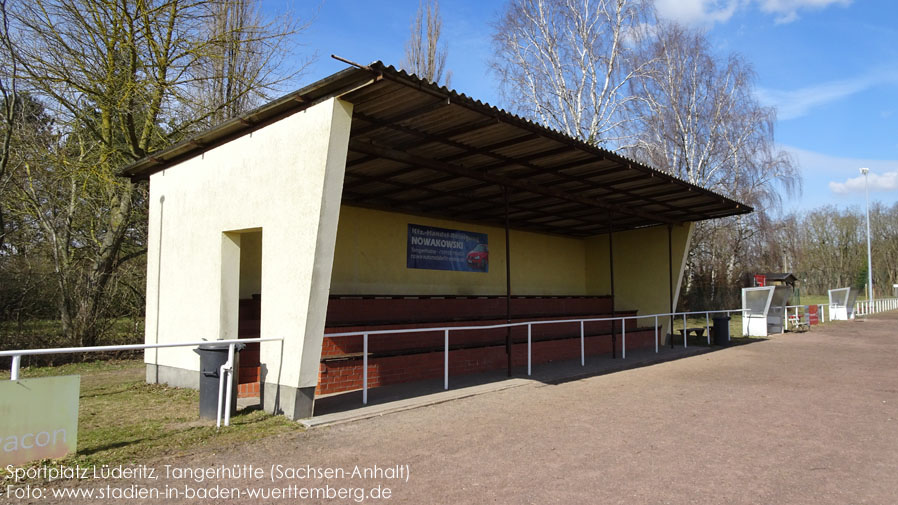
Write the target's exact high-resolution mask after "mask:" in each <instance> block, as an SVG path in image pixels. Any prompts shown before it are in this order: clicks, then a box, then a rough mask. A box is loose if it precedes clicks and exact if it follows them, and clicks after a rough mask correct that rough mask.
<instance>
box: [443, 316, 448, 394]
mask: <svg viewBox="0 0 898 505" xmlns="http://www.w3.org/2000/svg"><path fill="white" fill-rule="evenodd" d="M443 340H444V341H445V343H444V347H443V348H444V352H443V389H449V330H443Z"/></svg>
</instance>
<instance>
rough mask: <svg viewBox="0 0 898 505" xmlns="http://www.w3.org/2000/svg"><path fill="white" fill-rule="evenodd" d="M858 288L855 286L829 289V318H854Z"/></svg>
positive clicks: (839, 319) (833, 319) (834, 319)
mask: <svg viewBox="0 0 898 505" xmlns="http://www.w3.org/2000/svg"><path fill="white" fill-rule="evenodd" d="M856 300H857V290H856V289H854V288H837V289H830V290H829V320H830V321H847V320H849V319H854V305H855V301H856Z"/></svg>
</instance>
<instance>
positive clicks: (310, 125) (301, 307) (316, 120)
mask: <svg viewBox="0 0 898 505" xmlns="http://www.w3.org/2000/svg"><path fill="white" fill-rule="evenodd" d="M351 118H352V105H351V104H348V103H345V102H341V101H339V100H337V99H330V100H328V101H325V102H322V103H320V104H317V105H315V106H313V107H310V108H308V109H306V110H304V111H302V112H298V113H296V114H294V115H292V116H289V117H287V118H284V119H282V120H280V121H278V122H276V123H274V124H271V125H269V126H267V127H265V128H262V129H260V130H257V131H255V132H253V133H252V134H249V135H245V136H243V137H240V138H237V139H235V140H233V141H231V142H228V143H227V144H224V145H222V146H219V147H216V148H213V149H210V150H209V151H207V152H206V153H204V154H203V155H201V156H197V157H195V158H192V159H189V160H187V161H184V162H182V163H180V164H178V165H175V166H173V167H170V168H168V169H166V170H164V171H162V172H159V173H156V174H154V175H153V176H152V177H151V179H150V219H149V247H148V254H147V258H148V265H147V270H148V271H147V317H146V341H147V342H148V343H155V342H177V341H188V340H201V339H209V340H215V339H218V338H228V337H235V336H236V310H237V298H238V289H239V284H240V282H239V270H240V268H239V263H240V259H239V255H240V254H239V246H240V242H241V240H240V238H241V235H240V234H239V233H237V232H240V231H241V230H259V229H261V230H262V233H263V237H264V239H263V243H262V251H261V255H262V276H261V292H262V294H263V296H262V326H261V335H262V337H282V338H284V339H285V340H284V345H283V361H282V355H281V346H280V344H276V343H266V344H262V348H261V359H262V361H263V363H265V364H266V371H265V373H266V381H267V382H276V383H278V384H281V385H287V386H291V387H294V388H297V387H299V388H301V387H312V386H315V385H316V383H317V374H318V359H319V357H320V352H321V351H320V346H321V333H322V331H321V330H322V329H323V326H324V305H322V303H321V302H322V301H326V297H327V288H328V286H329V284H330V272H331V266H332V260H333V246H334V239H335V234H336V226H337V220H338V214H339V203H340V198H341V191H342V184H343V174H344V170H345V164H346V153H347V148H348V142H349V129H350V123H351ZM235 248H238V249H235ZM235 251H236V254H237V257H236V258H235ZM316 344H317V346H316ZM310 356H313V357H314V362H312V361H313V360H312V359H311V358H310ZM300 357H301V361H302V364H303V366H302V367H300ZM145 361H146V362H147V363H148V364H156V365H163V366H167V367H175V368H180V369H189V370H198V364H199V363H198V359H197V355H196V354H195V353H194V352H193V351H192V350H190V349H165V350H159V351H148V352H147V353H146V356H145ZM282 363H283V366H281V364H282ZM301 368H302V369H301ZM306 368H308V369H306Z"/></svg>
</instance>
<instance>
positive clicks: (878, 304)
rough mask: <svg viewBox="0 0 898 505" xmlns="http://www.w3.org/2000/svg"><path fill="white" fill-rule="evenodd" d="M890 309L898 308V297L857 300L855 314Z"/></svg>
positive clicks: (863, 314) (867, 313) (864, 314)
mask: <svg viewBox="0 0 898 505" xmlns="http://www.w3.org/2000/svg"><path fill="white" fill-rule="evenodd" d="M889 310H898V298H880V299H878V300H864V301H859V302H856V310H855V316H867V315H870V314H878V313H880V312H886V311H889Z"/></svg>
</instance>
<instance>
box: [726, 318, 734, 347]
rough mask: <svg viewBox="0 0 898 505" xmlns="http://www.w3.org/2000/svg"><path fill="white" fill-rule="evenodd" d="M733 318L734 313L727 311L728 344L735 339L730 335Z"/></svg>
mask: <svg viewBox="0 0 898 505" xmlns="http://www.w3.org/2000/svg"><path fill="white" fill-rule="evenodd" d="M732 317H733V313H732V312H730V311H727V342H729V341H730V340H732V338H733V336H732V335H730V326H729V325H730V318H732Z"/></svg>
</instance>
